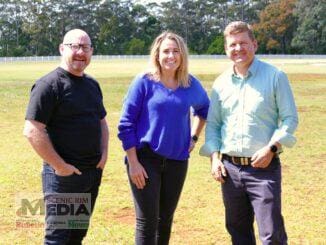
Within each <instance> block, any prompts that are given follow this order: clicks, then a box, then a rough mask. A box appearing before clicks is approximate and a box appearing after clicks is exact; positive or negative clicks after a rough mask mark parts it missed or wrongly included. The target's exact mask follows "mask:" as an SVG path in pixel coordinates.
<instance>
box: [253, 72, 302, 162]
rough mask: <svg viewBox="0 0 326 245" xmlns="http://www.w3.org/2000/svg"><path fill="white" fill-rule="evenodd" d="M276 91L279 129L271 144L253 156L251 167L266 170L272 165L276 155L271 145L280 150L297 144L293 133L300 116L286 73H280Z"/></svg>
mask: <svg viewBox="0 0 326 245" xmlns="http://www.w3.org/2000/svg"><path fill="white" fill-rule="evenodd" d="M275 89H276V98H275V99H276V104H277V109H278V114H279V127H278V128H277V129H276V130H275V131H274V134H273V136H272V137H271V140H270V142H269V143H268V144H267V145H266V146H265V147H263V148H262V149H260V150H258V151H257V152H256V153H255V154H254V155H253V156H252V160H253V162H252V164H251V165H252V166H253V167H259V168H266V167H267V166H268V165H269V164H270V162H271V160H272V158H273V157H274V155H275V153H273V152H272V151H271V150H270V146H271V145H276V146H277V148H278V149H280V148H281V146H282V145H284V146H286V147H292V146H293V145H294V144H295V142H296V138H295V137H294V135H293V133H294V131H295V129H296V128H297V125H298V114H297V109H296V105H295V102H294V97H293V93H292V90H291V87H290V84H289V80H288V78H287V76H286V75H285V73H283V72H279V74H278V79H277V81H276V86H275Z"/></svg>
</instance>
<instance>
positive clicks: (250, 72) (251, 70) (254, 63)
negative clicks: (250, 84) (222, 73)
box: [231, 57, 259, 78]
mask: <svg viewBox="0 0 326 245" xmlns="http://www.w3.org/2000/svg"><path fill="white" fill-rule="evenodd" d="M258 64H259V60H258V59H257V58H256V57H254V59H253V61H252V63H251V65H250V66H249V69H248V74H247V76H246V78H249V77H251V76H255V75H256V73H257V70H258ZM231 74H232V76H233V77H239V76H238V75H237V74H236V73H235V71H234V66H233V67H232V69H231Z"/></svg>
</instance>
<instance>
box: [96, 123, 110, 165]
mask: <svg viewBox="0 0 326 245" xmlns="http://www.w3.org/2000/svg"><path fill="white" fill-rule="evenodd" d="M101 133H102V135H101V150H102V156H101V160H100V162H99V163H98V164H97V166H96V168H101V169H104V166H105V163H106V161H107V159H108V147H109V127H108V125H107V122H106V119H105V118H103V119H102V120H101Z"/></svg>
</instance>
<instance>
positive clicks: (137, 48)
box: [126, 38, 148, 55]
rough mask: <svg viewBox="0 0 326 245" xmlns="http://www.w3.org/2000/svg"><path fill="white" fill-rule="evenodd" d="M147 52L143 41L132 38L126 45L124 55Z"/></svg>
mask: <svg viewBox="0 0 326 245" xmlns="http://www.w3.org/2000/svg"><path fill="white" fill-rule="evenodd" d="M147 53H148V51H147V50H146V49H145V41H142V40H140V39H138V38H133V39H131V40H130V42H129V43H128V45H127V50H126V54H128V55H133V54H147Z"/></svg>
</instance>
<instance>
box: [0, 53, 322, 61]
mask: <svg viewBox="0 0 326 245" xmlns="http://www.w3.org/2000/svg"><path fill="white" fill-rule="evenodd" d="M257 56H258V57H259V58H263V59H326V55H323V54H318V55H311V54H309V55H302V54H300V55H292V54H291V55H287V54H275V55H274V54H262V55H261V54H260V55H257ZM148 58H149V56H148V55H94V56H93V57H92V59H93V60H112V59H125V60H130V59H148ZM225 58H226V56H225V55H190V59H225ZM59 60H60V56H29V57H0V63H11V62H47V61H59Z"/></svg>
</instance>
